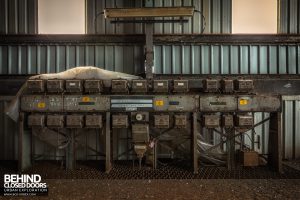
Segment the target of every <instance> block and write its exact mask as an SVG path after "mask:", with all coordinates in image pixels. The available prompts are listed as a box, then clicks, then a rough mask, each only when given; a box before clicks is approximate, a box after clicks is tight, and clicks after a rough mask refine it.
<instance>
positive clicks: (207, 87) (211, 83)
mask: <svg viewBox="0 0 300 200" xmlns="http://www.w3.org/2000/svg"><path fill="white" fill-rule="evenodd" d="M218 89H219V84H218V80H215V79H205V80H203V90H204V91H205V92H217V91H218Z"/></svg>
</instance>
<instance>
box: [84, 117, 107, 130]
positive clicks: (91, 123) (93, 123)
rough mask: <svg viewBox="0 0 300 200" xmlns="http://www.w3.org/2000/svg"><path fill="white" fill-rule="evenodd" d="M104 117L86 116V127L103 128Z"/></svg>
mask: <svg viewBox="0 0 300 200" xmlns="http://www.w3.org/2000/svg"><path fill="white" fill-rule="evenodd" d="M102 121H103V119H102V115H86V116H85V127H86V128H102V127H103V124H102Z"/></svg>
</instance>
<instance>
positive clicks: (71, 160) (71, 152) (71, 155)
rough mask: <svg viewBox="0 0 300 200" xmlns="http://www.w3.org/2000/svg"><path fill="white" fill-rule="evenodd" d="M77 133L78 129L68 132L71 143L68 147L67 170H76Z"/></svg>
mask: <svg viewBox="0 0 300 200" xmlns="http://www.w3.org/2000/svg"><path fill="white" fill-rule="evenodd" d="M75 132H76V129H69V130H68V134H69V139H70V143H69V145H68V147H67V153H66V169H70V170H73V169H75Z"/></svg>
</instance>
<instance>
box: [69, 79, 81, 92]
mask: <svg viewBox="0 0 300 200" xmlns="http://www.w3.org/2000/svg"><path fill="white" fill-rule="evenodd" d="M82 91H83V86H82V80H66V92H68V93H79V92H82Z"/></svg>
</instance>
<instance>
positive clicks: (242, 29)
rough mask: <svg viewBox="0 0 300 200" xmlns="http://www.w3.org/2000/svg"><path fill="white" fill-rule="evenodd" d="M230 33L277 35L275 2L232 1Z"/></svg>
mask: <svg viewBox="0 0 300 200" xmlns="http://www.w3.org/2000/svg"><path fill="white" fill-rule="evenodd" d="M232 33H252V34H255V33H256V34H259V33H277V0H232Z"/></svg>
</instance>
